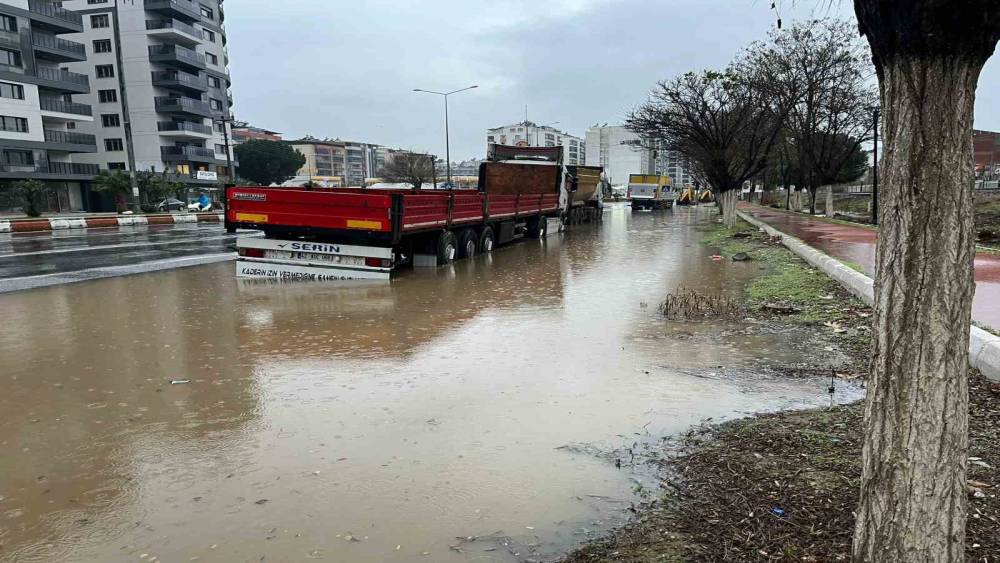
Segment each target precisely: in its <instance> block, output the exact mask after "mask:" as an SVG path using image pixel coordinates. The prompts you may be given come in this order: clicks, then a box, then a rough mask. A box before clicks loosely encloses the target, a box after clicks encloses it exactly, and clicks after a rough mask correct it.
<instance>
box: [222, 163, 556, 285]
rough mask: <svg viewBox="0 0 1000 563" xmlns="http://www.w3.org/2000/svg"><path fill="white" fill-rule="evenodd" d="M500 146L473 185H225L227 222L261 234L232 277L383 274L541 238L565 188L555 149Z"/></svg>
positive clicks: (249, 241) (242, 249) (247, 241)
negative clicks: (412, 187)
mask: <svg viewBox="0 0 1000 563" xmlns="http://www.w3.org/2000/svg"><path fill="white" fill-rule="evenodd" d="M501 148H502V149H505V150H507V152H503V155H502V157H494V160H492V161H489V162H484V163H483V164H482V165H481V166H480V170H479V188H478V189H467V190H463V189H458V190H438V189H422V190H409V189H377V188H364V189H363V188H330V189H315V188H314V189H306V188H293V189H289V188H261V187H231V188H228V189H227V190H226V200H227V207H226V229H227V230H229V231H230V232H233V231H235V230H236V229H237V228H247V229H256V230H260V231H263V232H264V233H265V235H266V236H265V238H241V239H239V241H238V243H237V248H238V250H239V260H238V262H237V270H236V272H237V276H240V277H265V278H284V279H296V278H300V279H388V277H389V275H390V273H391V272H392V271H393V270H395V269H397V268H400V267H403V266H407V265H418V266H434V265H443V264H448V263H450V262H451V261H452V260H454V259H456V258H467V257H470V256H474V255H475V254H477V253H487V252H491V251H492V250H493V248H494V246H495V245H498V244H504V243H507V242H510V241H513V240H515V239H518V238H522V237H528V238H541V237H544V236H545V235H546V232H547V230H548V223H549V221H548V220H549V219H550V218H560V217H562V216H563V214H564V212H565V210H566V209H567V208H568V205H569V204H568V202H569V199H570V195H571V194H570V192H569V189H570V188H568V187H567V182H566V180H565V178H564V172H563V166H562V165H561V160H562V159H561V154H562V153H561V147H553V148H542V149H539V148H532V149H528V150H525V149H514V148H511V147H501ZM493 154H495V153H494V151H493V150H491V155H493ZM500 158H502V160H500Z"/></svg>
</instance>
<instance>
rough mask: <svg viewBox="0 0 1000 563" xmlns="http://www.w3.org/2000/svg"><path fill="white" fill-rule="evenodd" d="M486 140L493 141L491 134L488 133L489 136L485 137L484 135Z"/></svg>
mask: <svg viewBox="0 0 1000 563" xmlns="http://www.w3.org/2000/svg"><path fill="white" fill-rule="evenodd" d="M486 142H487V143H492V142H494V141H493V135H489V136H487V137H486Z"/></svg>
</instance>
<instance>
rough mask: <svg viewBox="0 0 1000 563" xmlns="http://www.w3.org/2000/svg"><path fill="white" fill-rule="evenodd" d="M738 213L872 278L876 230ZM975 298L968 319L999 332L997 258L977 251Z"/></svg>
mask: <svg viewBox="0 0 1000 563" xmlns="http://www.w3.org/2000/svg"><path fill="white" fill-rule="evenodd" d="M739 209H740V211H742V212H744V213H746V214H748V215H751V216H753V217H755V218H756V219H759V220H760V221H763V222H764V223H767V224H768V225H770V226H772V227H774V228H775V229H777V230H779V231H781V232H783V233H785V234H789V235H792V236H793V237H796V238H798V239H801V240H802V241H803V242H805V243H806V244H808V245H809V246H812V247H813V248H816V249H818V250H821V251H823V252H825V253H826V254H829V255H830V256H832V257H834V258H836V259H838V260H840V261H842V262H846V263H848V265H849V266H857V267H859V268H860V269H861V270H862V271H863V272H864V273H865V274H867V275H868V276H870V277H874V275H875V240H876V235H877V231H876V230H875V229H873V228H871V227H864V226H861V225H858V226H854V225H848V224H844V223H839V222H834V221H830V220H828V219H824V218H820V217H810V216H808V215H804V214H801V213H793V212H788V211H782V210H779V209H773V208H770V207H761V206H759V205H755V204H750V203H745V202H743V203H741V204H740V208H739ZM975 268H976V297H975V300H973V302H972V318H973V320H975V321H976V322H978V323H980V324H982V325H986V326H990V327H993V328H996V329H1000V255H998V254H989V253H983V252H980V253H979V254H977V255H976V262H975Z"/></svg>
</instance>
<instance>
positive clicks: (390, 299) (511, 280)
mask: <svg viewBox="0 0 1000 563" xmlns="http://www.w3.org/2000/svg"><path fill="white" fill-rule="evenodd" d="M550 243H551V244H550ZM560 251H561V248H560V247H559V245H558V242H557V241H555V240H553V241H547V242H543V243H538V242H537V241H525V242H524V243H519V244H513V245H510V246H508V247H502V248H499V249H497V250H495V251H494V252H493V254H491V255H490V256H479V257H477V258H475V259H474V260H461V261H458V262H456V263H455V264H453V265H452V266H450V267H447V268H439V269H436V270H415V271H412V272H405V271H404V272H402V275H401V276H400V277H399V278H398V279H395V280H393V282H392V283H390V284H372V285H358V286H343V285H338V284H329V283H301V284H290V283H268V282H263V283H262V282H260V281H256V280H240V281H241V283H240V284H239V291H240V298H241V300H242V302H243V305H242V307H241V308H240V313H241V319H240V323H241V324H240V340H241V345H242V350H243V352H244V353H243V354H242V355H244V356H245V357H247V358H249V359H253V358H265V357H266V358H273V357H275V356H280V357H288V358H303V357H328V356H351V357H384V356H386V355H389V356H397V357H398V356H406V355H409V354H411V353H413V352H414V351H415V349H416V348H417V347H419V346H422V345H424V344H427V343H429V342H431V341H433V340H434V339H436V338H439V337H441V336H443V335H445V334H446V333H449V332H451V331H459V332H460V331H461V330H462V325H463V324H464V323H466V322H467V321H469V320H471V319H473V318H474V317H476V315H478V314H480V313H481V312H484V311H487V310H490V309H523V308H529V309H530V308H535V309H540V310H541V309H550V308H557V307H561V306H562V302H563V285H562V284H563V280H562V273H561V263H560V259H559V256H558V254H559V253H560ZM554 254H555V256H554Z"/></svg>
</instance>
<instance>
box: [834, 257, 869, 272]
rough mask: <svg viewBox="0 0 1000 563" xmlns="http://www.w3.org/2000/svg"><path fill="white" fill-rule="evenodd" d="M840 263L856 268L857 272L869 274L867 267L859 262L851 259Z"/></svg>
mask: <svg viewBox="0 0 1000 563" xmlns="http://www.w3.org/2000/svg"><path fill="white" fill-rule="evenodd" d="M840 263H841V264H843V265H845V266H847V267H848V268H850V269H852V270H854V271H855V272H861V273H862V274H865V275H866V276H867V275H868V274H867V273H866V272H865V269H864V268H863V267H861V264H858V263H857V262H851V261H850V260H841V261H840Z"/></svg>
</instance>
